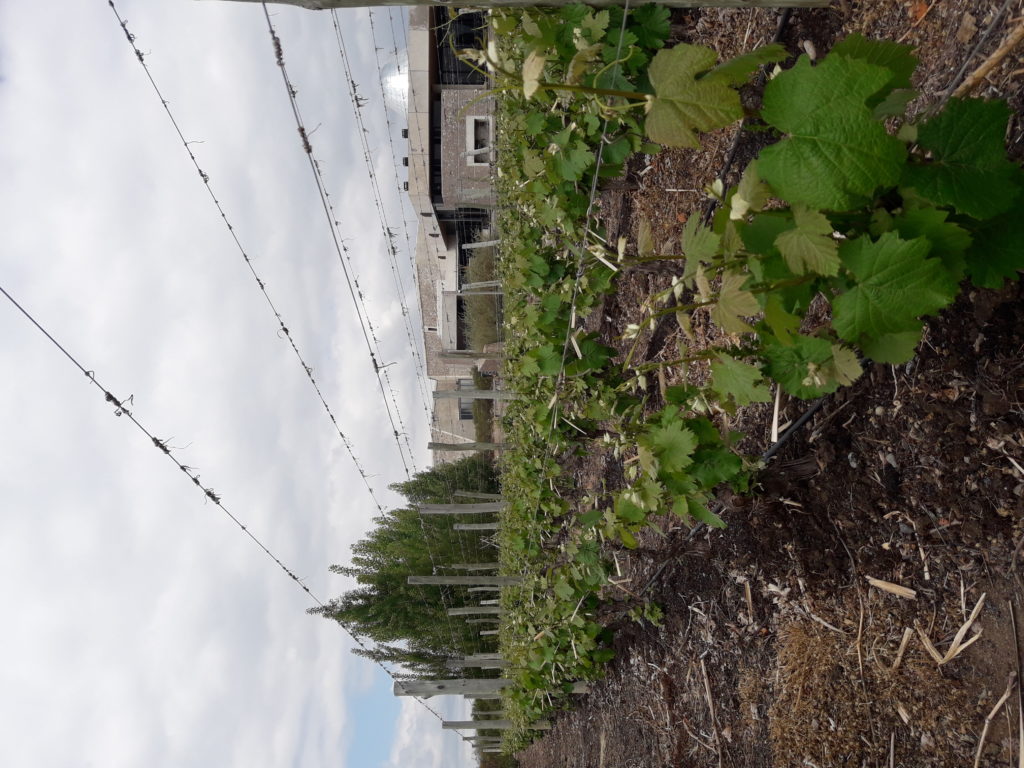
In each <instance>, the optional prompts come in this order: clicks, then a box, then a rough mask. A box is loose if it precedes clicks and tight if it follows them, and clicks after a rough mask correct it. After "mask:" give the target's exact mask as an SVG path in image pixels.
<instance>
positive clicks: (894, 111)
mask: <svg viewBox="0 0 1024 768" xmlns="http://www.w3.org/2000/svg"><path fill="white" fill-rule="evenodd" d="M916 98H917V91H912V90H910V89H907V88H900V89H899V90H896V91H892V92H891V93H890V94H889V95H888V96H886V97H885V98H884V99H882V100H881V101H880V102H878V103H877V104H876V105H875V106H874V108H873V109H872V110H871V116H872V117H873V118H875V119H876V120H885V119H886V118H887V117H898V116H899V115H902V114H904V113H905V112H906V111H907V105H908V104H909V103H910V102H912V101H913V100H914V99H916Z"/></svg>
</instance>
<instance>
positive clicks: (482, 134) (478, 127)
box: [466, 117, 491, 165]
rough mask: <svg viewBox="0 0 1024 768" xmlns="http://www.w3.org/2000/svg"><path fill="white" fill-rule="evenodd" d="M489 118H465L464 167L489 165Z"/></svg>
mask: <svg viewBox="0 0 1024 768" xmlns="http://www.w3.org/2000/svg"><path fill="white" fill-rule="evenodd" d="M490 163H491V118H489V117H467V118H466V165H490Z"/></svg>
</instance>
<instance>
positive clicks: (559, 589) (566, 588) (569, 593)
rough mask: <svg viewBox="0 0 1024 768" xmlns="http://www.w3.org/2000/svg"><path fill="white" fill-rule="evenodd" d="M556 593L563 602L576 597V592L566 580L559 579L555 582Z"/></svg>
mask: <svg viewBox="0 0 1024 768" xmlns="http://www.w3.org/2000/svg"><path fill="white" fill-rule="evenodd" d="M554 592H555V594H556V595H558V596H559V597H560V598H562V599H563V600H572V599H573V598H574V597H575V596H576V590H575V589H573V588H572V587H571V586H570V585H569V582H567V581H566V580H565V579H559V580H558V581H556V582H555V586H554Z"/></svg>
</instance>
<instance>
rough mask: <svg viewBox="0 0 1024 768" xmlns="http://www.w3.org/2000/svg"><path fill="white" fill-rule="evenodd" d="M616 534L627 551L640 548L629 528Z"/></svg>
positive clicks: (619, 530)
mask: <svg viewBox="0 0 1024 768" xmlns="http://www.w3.org/2000/svg"><path fill="white" fill-rule="evenodd" d="M616 533H618V534H619V540H620V541H621V542H622V546H624V547H625V548H626V549H636V548H637V547H638V546H639V545H638V543H637V540H636V537H635V536H634V535H633V534H632V533H631V532H630V530H629V529H628V528H619V529H617V530H616ZM595 655H596V654H595Z"/></svg>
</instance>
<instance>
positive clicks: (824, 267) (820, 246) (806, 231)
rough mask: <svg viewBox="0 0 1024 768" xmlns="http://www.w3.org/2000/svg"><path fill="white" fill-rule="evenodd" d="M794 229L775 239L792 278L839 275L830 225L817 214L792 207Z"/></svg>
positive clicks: (837, 253)
mask: <svg viewBox="0 0 1024 768" xmlns="http://www.w3.org/2000/svg"><path fill="white" fill-rule="evenodd" d="M793 218H794V220H795V223H796V228H794V229H790V230H787V231H785V232H783V233H782V234H781V235H779V236H778V237H777V238H775V246H776V247H777V248H778V249H779V252H780V253H781V254H782V257H783V258H784V259H785V260H786V264H787V265H788V266H789V268H790V270H791V271H792V272H793V274H794V275H802V274H804V272H815V273H817V274H819V275H826V276H828V277H832V276H834V275H836V274H837V273H838V272H839V246H838V245H837V244H836V241H835V240H833V239H832V224H830V223H829V220H828V217H826V216H825V214H823V213H821V212H820V211H812V210H811V209H809V208H807V207H805V206H803V205H794V206H793Z"/></svg>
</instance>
